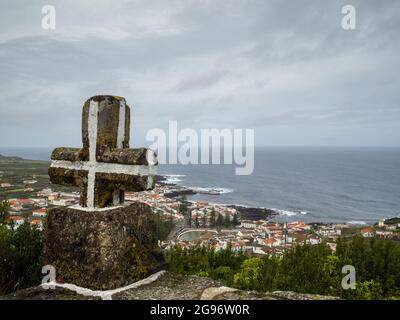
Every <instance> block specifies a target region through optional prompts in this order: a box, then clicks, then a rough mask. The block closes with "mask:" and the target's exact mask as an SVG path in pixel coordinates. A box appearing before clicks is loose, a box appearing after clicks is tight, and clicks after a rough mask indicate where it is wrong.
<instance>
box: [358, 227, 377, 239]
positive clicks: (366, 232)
mask: <svg viewBox="0 0 400 320" xmlns="http://www.w3.org/2000/svg"><path fill="white" fill-rule="evenodd" d="M360 232H361V235H362V236H363V237H364V238H371V237H373V236H374V229H373V228H371V227H366V228H362V229H361V231H360Z"/></svg>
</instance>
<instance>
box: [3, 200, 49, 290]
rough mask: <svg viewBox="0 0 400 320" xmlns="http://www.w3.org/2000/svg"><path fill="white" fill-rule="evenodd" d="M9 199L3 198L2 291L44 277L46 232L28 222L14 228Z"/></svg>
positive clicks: (32, 283)
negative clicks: (41, 260) (44, 238)
mask: <svg viewBox="0 0 400 320" xmlns="http://www.w3.org/2000/svg"><path fill="white" fill-rule="evenodd" d="M7 210H8V203H7V202H6V201H2V202H0V295H3V294H7V293H10V292H13V291H15V290H18V289H23V288H27V287H31V286H33V285H37V284H38V283H40V279H41V274H40V271H41V265H40V261H39V259H40V252H41V249H42V235H41V232H40V230H38V229H37V228H36V227H31V225H30V224H29V223H27V222H26V223H24V224H23V225H21V226H19V227H18V228H13V227H12V225H10V224H9V223H8V222H7V220H6V219H3V217H6V216H7Z"/></svg>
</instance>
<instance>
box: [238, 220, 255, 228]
mask: <svg viewBox="0 0 400 320" xmlns="http://www.w3.org/2000/svg"><path fill="white" fill-rule="evenodd" d="M239 227H240V228H245V229H254V228H255V227H257V224H256V223H255V222H254V221H251V220H242V222H241V223H240V226H239Z"/></svg>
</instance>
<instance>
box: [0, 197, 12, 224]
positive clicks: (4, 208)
mask: <svg viewBox="0 0 400 320" xmlns="http://www.w3.org/2000/svg"><path fill="white" fill-rule="evenodd" d="M9 208H10V205H9V203H8V201H7V200H4V201H1V202H0V224H6V223H7V220H8V218H9V216H10V214H9V213H8V210H9Z"/></svg>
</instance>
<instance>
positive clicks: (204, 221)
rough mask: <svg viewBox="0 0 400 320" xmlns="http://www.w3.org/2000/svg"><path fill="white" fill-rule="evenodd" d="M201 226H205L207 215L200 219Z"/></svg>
mask: <svg viewBox="0 0 400 320" xmlns="http://www.w3.org/2000/svg"><path fill="white" fill-rule="evenodd" d="M201 224H202V225H203V227H206V226H207V215H206V214H204V215H203V216H202V218H201Z"/></svg>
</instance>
